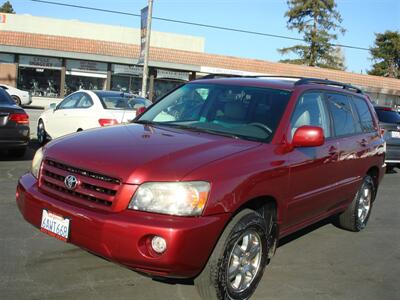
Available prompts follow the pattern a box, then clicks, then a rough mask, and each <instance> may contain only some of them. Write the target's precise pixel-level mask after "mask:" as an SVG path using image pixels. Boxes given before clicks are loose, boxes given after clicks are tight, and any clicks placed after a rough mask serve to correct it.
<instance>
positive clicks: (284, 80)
mask: <svg viewBox="0 0 400 300" xmlns="http://www.w3.org/2000/svg"><path fill="white" fill-rule="evenodd" d="M195 82H202V83H218V84H229V85H250V86H257V87H269V88H276V89H282V90H288V91H293V90H294V89H295V87H296V86H299V85H305V84H315V85H319V86H320V87H321V86H326V87H330V88H334V89H337V90H341V91H343V90H346V91H349V92H353V93H358V94H362V91H361V89H359V88H357V87H355V86H352V85H350V84H345V83H341V82H337V81H331V80H327V79H326V80H324V79H319V78H303V77H291V76H232V75H227V76H226V77H223V75H215V76H214V77H213V75H209V76H205V77H204V78H202V79H198V80H195Z"/></svg>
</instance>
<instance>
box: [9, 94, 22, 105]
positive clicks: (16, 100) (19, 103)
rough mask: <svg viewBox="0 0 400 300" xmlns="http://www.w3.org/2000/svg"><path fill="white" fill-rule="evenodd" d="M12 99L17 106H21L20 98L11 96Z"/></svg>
mask: <svg viewBox="0 0 400 300" xmlns="http://www.w3.org/2000/svg"><path fill="white" fill-rule="evenodd" d="M11 98H12V99H13V100H14V102H15V104H17V105H18V106H21V99H19V97H18V96H11Z"/></svg>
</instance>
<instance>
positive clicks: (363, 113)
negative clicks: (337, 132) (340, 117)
mask: <svg viewBox="0 0 400 300" xmlns="http://www.w3.org/2000/svg"><path fill="white" fill-rule="evenodd" d="M353 103H354V107H355V109H356V111H357V114H358V117H359V120H360V125H361V130H362V131H363V132H372V131H375V125H374V121H373V118H372V115H371V111H370V109H369V107H368V104H367V103H366V102H365V100H364V99H363V98H360V97H353Z"/></svg>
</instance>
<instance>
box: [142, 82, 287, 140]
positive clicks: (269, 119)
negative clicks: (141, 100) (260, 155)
mask: <svg viewBox="0 0 400 300" xmlns="http://www.w3.org/2000/svg"><path fill="white" fill-rule="evenodd" d="M290 95H291V92H289V91H284V90H275V89H267V88H258V87H248V86H237V85H235V86H233V85H220V84H201V83H191V84H186V85H184V86H182V87H180V88H178V89H177V90H175V91H173V92H172V93H171V94H169V95H167V96H166V97H164V98H163V99H161V100H160V101H159V102H158V103H156V104H155V105H154V106H153V107H151V109H149V110H148V111H146V112H145V113H144V114H143V115H142V116H141V117H140V118H139V119H138V120H136V122H138V123H151V124H154V125H162V126H171V127H179V128H182V129H188V130H195V131H203V132H208V133H212V134H220V135H226V136H230V137H234V138H242V139H249V140H256V141H263V142H268V141H270V140H271V139H272V137H273V134H274V132H275V130H276V128H277V126H278V123H279V121H280V119H281V116H282V114H283V111H284V110H285V107H286V105H287V103H288V100H289V98H290Z"/></svg>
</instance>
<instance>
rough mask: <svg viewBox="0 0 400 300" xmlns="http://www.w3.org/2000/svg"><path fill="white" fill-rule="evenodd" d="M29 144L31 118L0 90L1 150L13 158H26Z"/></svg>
mask: <svg viewBox="0 0 400 300" xmlns="http://www.w3.org/2000/svg"><path fill="white" fill-rule="evenodd" d="M28 144H29V116H28V115H27V113H26V112H25V111H24V110H23V109H22V108H20V107H18V106H17V105H16V104H15V103H14V101H13V100H12V99H11V97H10V95H9V94H7V93H6V92H5V91H4V90H3V89H0V150H7V151H8V153H9V154H10V155H12V156H16V157H21V156H24V154H25V151H26V148H27V147H28Z"/></svg>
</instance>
